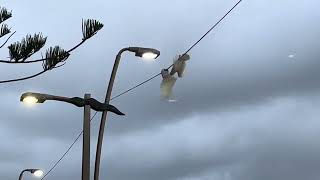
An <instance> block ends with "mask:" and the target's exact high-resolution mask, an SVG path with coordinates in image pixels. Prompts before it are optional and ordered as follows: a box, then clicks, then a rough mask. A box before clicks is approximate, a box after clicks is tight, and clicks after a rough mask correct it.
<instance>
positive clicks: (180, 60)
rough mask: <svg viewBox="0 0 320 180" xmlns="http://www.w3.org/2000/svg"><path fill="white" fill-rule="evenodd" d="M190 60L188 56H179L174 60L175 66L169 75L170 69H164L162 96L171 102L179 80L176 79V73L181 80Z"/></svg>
mask: <svg viewBox="0 0 320 180" xmlns="http://www.w3.org/2000/svg"><path fill="white" fill-rule="evenodd" d="M189 59H190V56H189V55H188V54H185V55H177V56H176V57H175V58H174V59H173V66H172V69H171V72H170V73H169V70H168V69H162V70H161V75H162V82H161V85H160V90H161V96H162V97H163V98H165V99H167V100H169V101H170V100H171V96H172V89H173V86H174V85H175V83H176V80H177V78H176V77H175V73H177V74H178V77H179V78H181V77H182V76H183V72H184V69H185V67H186V61H188V60H189Z"/></svg>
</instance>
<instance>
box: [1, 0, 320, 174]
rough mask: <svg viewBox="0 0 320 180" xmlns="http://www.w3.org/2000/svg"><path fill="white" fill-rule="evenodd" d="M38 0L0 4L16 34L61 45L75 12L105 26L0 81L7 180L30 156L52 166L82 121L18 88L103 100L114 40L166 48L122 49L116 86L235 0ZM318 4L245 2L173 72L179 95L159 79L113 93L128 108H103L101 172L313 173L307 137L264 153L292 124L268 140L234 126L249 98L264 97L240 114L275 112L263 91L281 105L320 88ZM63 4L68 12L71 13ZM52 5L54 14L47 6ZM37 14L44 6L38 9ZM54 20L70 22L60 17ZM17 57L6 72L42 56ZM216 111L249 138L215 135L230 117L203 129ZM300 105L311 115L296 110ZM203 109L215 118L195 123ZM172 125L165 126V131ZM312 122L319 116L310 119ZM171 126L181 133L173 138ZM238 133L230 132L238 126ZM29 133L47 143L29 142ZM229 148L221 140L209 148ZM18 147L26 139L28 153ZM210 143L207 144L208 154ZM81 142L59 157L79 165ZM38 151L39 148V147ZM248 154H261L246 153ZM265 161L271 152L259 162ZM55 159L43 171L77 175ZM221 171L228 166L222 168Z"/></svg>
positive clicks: (143, 73) (178, 46)
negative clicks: (51, 62) (31, 103)
mask: <svg viewBox="0 0 320 180" xmlns="http://www.w3.org/2000/svg"><path fill="white" fill-rule="evenodd" d="M58 2H59V1H58ZM61 2H62V1H61ZM39 3H40V1H36V0H34V1H22V2H18V1H10V2H9V1H4V5H3V6H6V7H8V8H9V9H13V10H14V11H13V12H14V18H13V19H12V20H11V21H10V22H8V23H10V24H11V25H12V26H13V27H14V29H15V30H17V31H18V34H17V35H16V36H15V37H14V39H13V40H14V41H15V40H19V39H21V38H22V37H23V36H24V35H25V34H26V33H33V32H38V31H42V32H43V33H44V34H45V35H48V36H49V39H48V44H49V45H56V44H60V45H62V47H65V48H68V47H72V45H74V44H75V43H77V42H78V41H79V40H80V39H81V31H80V30H81V29H80V23H81V18H87V17H88V18H96V19H99V20H101V21H102V22H103V23H104V24H105V27H104V29H103V30H102V31H101V32H99V33H98V34H97V36H96V37H94V38H92V39H90V40H89V41H88V42H87V43H86V44H85V45H84V46H83V47H81V48H80V49H79V50H77V51H75V53H74V54H73V55H72V56H71V58H70V59H69V60H68V63H67V64H66V65H65V66H64V67H63V68H61V69H57V70H54V71H52V72H49V73H47V74H45V75H44V76H41V77H39V78H36V79H33V80H29V81H25V82H19V83H14V84H6V85H1V86H0V89H1V95H0V97H1V99H2V101H1V102H0V106H1V107H2V109H1V111H0V112H1V115H2V118H1V126H2V127H3V129H5V132H4V133H2V134H1V139H2V140H3V141H4V142H6V143H4V146H6V148H1V150H2V151H3V154H8V155H7V156H6V157H4V158H3V159H1V160H3V161H2V162H3V163H2V164H3V165H1V166H5V164H10V166H9V167H8V168H5V169H8V170H7V171H3V172H1V177H3V178H5V177H6V179H10V178H11V177H12V176H10V173H16V172H18V169H21V168H23V167H27V166H28V165H35V166H42V167H48V166H49V165H51V164H52V163H53V161H54V160H56V159H57V157H58V156H59V155H60V154H62V153H63V150H64V149H65V147H67V146H68V144H69V143H70V142H71V141H72V140H73V138H74V137H75V136H76V135H77V133H78V132H79V130H80V129H81V118H82V111H81V109H78V108H75V107H71V106H70V105H68V104H61V103H55V102H51V103H45V104H41V105H39V106H37V107H34V108H31V109H30V108H26V107H24V106H23V105H21V103H20V102H19V96H20V95H21V93H23V92H25V91H37V92H46V93H51V94H57V95H65V96H71V97H72V96H83V94H84V93H85V92H90V93H92V96H93V97H96V98H98V99H100V100H102V99H103V96H104V94H105V90H106V84H107V80H108V77H109V75H110V71H111V68H112V63H113V60H114V57H115V55H116V53H117V51H118V50H119V49H120V48H122V47H125V46H134V45H137V46H150V47H155V48H158V49H160V50H161V57H160V58H159V61H157V62H155V63H144V62H142V61H140V60H136V59H137V58H136V57H134V56H133V55H131V54H129V53H126V54H124V55H123V58H122V62H121V65H120V68H119V72H118V76H117V79H116V85H115V89H114V95H116V94H118V93H120V92H122V91H123V90H126V89H127V88H129V87H131V86H133V85H135V84H136V83H138V82H140V81H141V80H144V79H145V78H146V77H148V76H149V75H153V74H154V73H158V72H159V71H160V70H161V68H163V67H166V66H168V65H169V64H170V63H171V62H172V58H173V57H174V56H175V55H176V54H177V53H183V52H184V50H186V49H187V48H189V46H190V45H191V44H192V43H193V42H195V41H196V40H197V39H198V38H199V37H200V36H201V35H202V34H203V33H204V32H205V31H206V30H207V29H208V28H209V26H210V25H212V24H213V23H214V22H216V21H217V20H218V18H219V17H220V16H221V15H223V13H225V11H226V10H227V9H228V8H230V7H231V6H232V5H233V4H234V1H223V2H222V1H221V2H220V1H219V2H218V1H209V0H208V1H206V0H204V1H197V2H196V1H195V2H188V3H186V2H185V1H178V0H177V1H158V2H151V1H150V2H146V1H138V2H128V1H124V0H122V1H116V2H113V3H111V4H112V6H110V3H107V2H102V1H95V2H92V3H91V4H90V5H88V4H85V3H84V4H82V3H83V2H82V3H79V4H76V5H75V4H73V5H72V4H71V3H70V4H68V3H65V2H64V3H63V4H65V6H60V4H59V3H57V2H47V3H48V4H42V5H41V8H39V7H38V5H37V6H35V5H34V4H39ZM40 4H41V3H40ZM316 4H318V2H317V1H315V0H314V1H311V0H310V1H308V3H305V2H300V1H289V0H285V1H281V2H279V1H262V0H260V1H244V2H243V3H242V4H241V5H240V6H239V8H237V9H236V11H234V12H233V13H232V14H231V15H230V16H229V17H228V18H227V19H226V20H225V21H224V22H223V23H222V24H221V25H220V26H218V28H217V29H216V30H215V31H214V32H212V33H211V34H210V35H209V36H208V37H207V38H206V39H204V41H202V42H201V43H200V44H199V46H197V47H196V48H194V49H193V50H192V51H191V53H190V54H191V61H189V62H188V65H187V72H186V74H185V77H184V78H183V79H178V81H177V84H176V86H175V87H174V94H175V98H176V99H177V100H178V102H177V103H173V104H169V103H166V102H163V101H161V100H160V95H159V94H160V93H159V86H160V79H157V80H154V81H152V82H150V83H149V84H147V85H145V86H143V87H140V88H139V89H137V90H135V91H133V92H130V93H128V94H126V95H124V96H123V97H120V98H119V99H117V100H115V101H113V102H112V103H113V104H114V105H116V106H117V107H119V109H121V110H122V111H124V112H125V113H126V114H127V116H126V117H117V116H114V115H112V116H111V117H110V119H109V122H108V127H107V133H108V136H107V138H108V140H107V141H111V142H107V141H106V143H110V144H108V147H111V148H110V149H109V148H106V145H105V148H106V149H105V154H106V157H105V158H106V160H105V163H106V164H104V165H103V168H104V169H106V170H107V171H106V172H102V173H103V176H102V177H113V178H114V179H128V178H130V179H188V178H190V179H205V178H207V179H212V178H214V177H222V178H225V179H228V178H229V179H235V178H236V177H239V178H238V179H250V178H251V179H255V178H260V179H262V176H266V177H268V176H267V175H269V176H270V177H271V175H272V174H275V175H274V176H273V177H274V178H275V179H294V178H293V177H296V178H297V177H301V176H303V175H304V176H307V177H308V174H309V177H310V178H311V179H312V177H313V176H314V174H315V175H316V174H317V173H316V172H314V168H304V167H308V166H309V165H310V166H313V165H316V164H317V162H318V161H317V156H316V155H315V154H313V153H308V152H309V151H308V149H309V148H313V147H312V144H314V143H315V142H313V141H312V142H308V143H307V144H305V148H300V149H296V151H292V154H291V155H288V156H285V157H282V156H283V154H281V153H280V154H278V155H279V156H280V157H279V156H275V157H274V158H271V157H270V158H267V159H265V156H267V157H269V156H272V155H273V154H274V153H272V154H271V152H273V151H280V150H281V151H283V152H284V150H288V151H289V149H290V148H295V144H294V142H292V141H290V139H291V138H297V137H299V136H298V135H295V133H292V134H290V135H292V137H291V136H290V137H289V136H288V137H287V136H286V138H284V140H283V141H286V140H288V141H289V142H287V143H284V144H283V145H282V144H281V143H279V142H278V141H277V135H279V136H281V135H282V134H281V131H280V130H286V129H287V128H288V127H281V128H279V129H280V130H279V132H277V133H278V134H273V133H272V134H271V135H272V136H270V137H268V138H267V139H263V140H261V139H260V136H259V135H256V134H253V135H252V134H250V136H254V137H256V138H251V137H250V136H249V135H247V134H246V133H245V132H246V131H250V128H249V130H248V129H246V128H241V125H239V124H237V123H236V122H235V121H234V120H233V118H237V117H238V116H245V115H246V114H247V112H246V111H247V109H250V108H253V107H261V108H262V109H266V111H265V112H263V111H258V110H257V113H253V114H254V115H251V116H249V115H248V116H247V117H246V118H247V119H250V122H254V121H255V120H256V119H255V118H252V117H264V119H265V121H271V120H273V119H272V118H269V117H268V116H269V115H268V113H267V112H269V109H268V108H269V107H270V106H272V105H273V104H270V102H273V101H274V100H277V99H280V102H278V103H279V104H280V105H279V109H280V110H279V111H280V112H282V111H283V109H285V108H286V107H287V105H288V104H289V103H287V102H286V101H282V100H283V99H282V98H283V97H287V98H296V97H303V98H305V96H312V97H313V96H315V97H317V96H318V90H319V77H320V74H319V71H318V69H319V67H320V64H319V60H318V59H319V53H318V49H319V47H320V43H319V42H317V41H316V40H315V39H317V38H318V37H319V35H318V32H319V30H320V26H319V24H317V23H314V20H315V19H317V18H319V16H320V14H319V13H318V11H317V9H316V7H317V5H316ZM1 5H2V4H1ZM70 7H72V9H73V10H72V12H73V13H70ZM150 7H157V8H150ZM31 9H37V10H31ZM57 11H59V14H56V13H54V12H57ZM41 13H42V14H43V16H39V15H38V14H41ZM25 19H34V21H33V22H29V21H25ZM61 19H65V20H66V21H62V20H61ZM128 19H130V20H128ZM59 26H64V27H65V28H57V27H59ZM290 54H295V57H294V58H288V56H289V55H290ZM1 55H3V56H2V57H6V55H7V54H6V50H5V49H4V50H2V51H1ZM24 67H25V66H11V65H10V66H8V65H1V66H0V73H1V78H2V79H6V78H11V77H16V76H22V75H23V73H24V74H32V73H34V72H37V71H38V70H41V65H40V64H39V65H29V66H28V69H26V68H24ZM306 99H308V100H309V101H310V100H311V99H310V98H306ZM291 103H292V102H291ZM306 106H308V105H306V104H302V105H301V106H300V107H301V108H304V107H306ZM297 111H298V110H297ZM221 113H222V114H224V113H226V114H227V115H224V116H230V118H226V119H228V120H226V123H230V126H232V127H234V128H236V127H237V128H236V129H239V130H238V131H237V133H239V134H240V136H241V135H243V134H245V139H246V138H248V139H249V140H248V143H249V144H244V145H241V146H240V147H241V148H243V149H241V148H240V150H239V147H238V146H237V143H236V145H235V146H232V145H229V144H227V145H225V144H223V143H215V142H216V141H219V142H220V141H221V142H223V141H226V142H229V141H232V140H230V139H232V138H231V137H232V136H233V135H234V132H233V131H232V130H234V128H231V130H230V129H229V128H227V127H226V126H228V125H225V126H222V127H221V126H218V127H220V128H221V131H219V130H218V129H214V130H211V128H206V126H205V125H207V126H209V127H212V126H216V125H217V124H215V123H218V122H220V121H221V119H220V118H219V114H221ZM290 113H291V111H290V112H286V111H284V112H283V113H281V115H283V117H281V118H280V117H278V118H276V119H281V120H283V123H284V124H290V119H292V118H293V117H291V115H290ZM213 114H215V115H213ZM217 114H218V115H217ZM273 114H276V113H275V112H273ZM301 115H306V114H305V113H303V112H301ZM314 115H315V116H316V115H317V114H316V113H315V114H314ZM198 116H199V117H198ZM216 116H218V117H216ZM197 117H198V119H197ZM204 117H207V118H204ZM97 119H99V118H97ZM203 119H208V120H212V121H213V122H212V123H213V124H212V125H211V124H210V125H209V124H205V125H203V126H202V125H197V123H196V122H203ZM300 119H302V117H301V118H300ZM306 119H308V118H306ZM98 122H99V120H95V121H94V122H93V133H94V134H93V135H94V137H95V136H96V131H97V127H98ZM190 122H191V123H194V124H195V127H197V128H194V127H193V126H186V127H185V126H184V123H187V124H188V123H190ZM259 122H260V121H259ZM272 122H273V123H272ZM167 126H169V127H170V128H171V129H170V128H169V129H170V130H169V131H166V130H163V128H165V127H167ZM238 126H240V127H238ZM247 126H248V125H247ZM259 126H260V124H258V123H253V124H252V125H251V127H253V128H255V127H259ZM277 126H279V124H277V123H274V121H271V123H270V124H266V128H271V129H273V128H274V127H277ZM316 127H317V126H316V124H315V126H314V128H316ZM202 128H206V131H205V132H203V136H201V137H202V138H204V139H205V140H203V139H201V140H199V139H197V140H193V139H192V137H191V135H193V134H197V133H199V132H200V131H201V129H202ZM289 128H293V127H289ZM294 129H295V130H296V129H297V128H296V127H294ZM302 129H303V130H302V132H301V134H308V133H309V131H308V128H307V127H305V128H302ZM211 131H212V132H211ZM9 132H10V133H9ZM153 133H156V134H157V135H153ZM180 133H181V135H179V134H180ZM265 133H266V134H267V132H265ZM268 133H269V132H268ZM158 136H159V137H158ZM174 136H179V137H178V138H176V139H175V138H173V139H172V140H171V141H168V140H170V139H171V138H172V137H174ZM225 136H226V137H225ZM8 137H10V138H8ZM205 137H209V138H205ZM211 138H214V140H212V139H211ZM215 138H216V139H215ZM218 138H219V139H218ZM233 138H234V139H236V140H235V141H236V142H237V139H238V138H237V137H236V135H234V137H233ZM27 139H34V141H33V143H30V144H28V143H22V142H24V141H26V140H27ZM116 141H120V143H117V142H116ZM198 141H200V142H203V143H204V144H203V145H199V144H198V143H196V142H198ZM36 142H39V143H41V144H42V145H41V146H36V144H37V143H36ZM141 142H143V143H141ZM256 142H263V143H265V144H267V145H265V144H263V145H261V148H262V149H259V148H256V144H255V143H256ZM140 143H141V144H140ZM185 143H191V144H190V147H185V146H184V144H185ZM298 143H303V140H301V139H300V140H298ZM230 144H232V143H231V142H230ZM252 144H253V145H252ZM52 147H56V148H52ZM123 147H127V148H123ZM224 147H227V149H228V150H215V148H222V149H223V148H224ZM17 149H23V153H22V152H20V151H18V150H17ZM52 149H55V150H52ZM263 149H266V150H269V151H264V150H263ZM210 150H211V151H213V153H211V154H210V153H206V152H207V151H208V152H209V151H210ZM76 153H77V155H73V156H72V158H73V163H72V162H68V161H66V163H65V164H63V166H64V167H70V168H71V167H74V166H76V165H79V162H80V159H79V157H80V156H79V153H80V152H79V149H78V151H76ZM299 153H302V154H304V153H308V155H310V156H309V157H306V158H305V161H304V162H303V163H301V164H300V165H292V166H289V165H290V164H294V163H292V162H294V161H298V160H299V161H300V160H301V157H297V156H298V155H299ZM36 154H39V157H38V158H37V156H36ZM190 154H191V155H190ZM249 154H250V155H251V156H253V157H256V158H254V159H251V158H250V157H248V155H249ZM28 155H29V156H28ZM119 157H126V158H125V159H126V160H127V161H119V160H118V158H119ZM70 158H71V157H70ZM241 158H242V159H241ZM299 158H300V159H299ZM20 159H21V160H20ZM22 159H23V160H22ZM109 162H110V163H109ZM264 162H266V163H265V164H264V165H262V164H263V163H264ZM273 162H275V163H276V164H279V166H281V167H277V166H274V167H270V168H267V167H265V166H272V163H273ZM111 164H112V166H111ZM286 165H288V169H289V170H292V171H294V172H293V173H292V177H289V178H288V176H289V175H288V173H286V172H285V169H283V168H284V167H285V166H286ZM110 166H111V167H110ZM260 166H261V168H260ZM275 167H277V168H276V169H275ZM228 168H231V169H232V170H229V169H228ZM234 168H235V169H234ZM12 169H14V170H12ZM221 169H223V170H221ZM296 169H301V171H298V170H296ZM58 170H59V171H58V172H59V173H58V172H57V174H55V175H54V176H52V177H50V178H52V179H54V178H58V179H70V178H77V177H79V175H80V174H79V169H76V168H71V169H70V170H67V169H64V168H59V169H58ZM218 170H221V171H223V173H222V172H217V171H218ZM228 170H229V171H230V173H228ZM277 170H278V171H283V172H277ZM109 171H110V172H109ZM224 171H225V173H224ZM233 171H235V172H233ZM2 174H3V175H2ZM7 177H8V178H7ZM210 177H212V178H210ZM48 179H49V178H48Z"/></svg>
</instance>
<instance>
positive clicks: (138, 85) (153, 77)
mask: <svg viewBox="0 0 320 180" xmlns="http://www.w3.org/2000/svg"><path fill="white" fill-rule="evenodd" d="M241 1H242V0H239V1H238V2H237V3H236V4H235V5H234V6H233V7H232V8H231V9H230V10H229V11H228V12H227V13H226V14H225V15H224V16H223V17H222V18H221V19H220V20H219V21H218V22H217V23H216V24H214V25H213V26H212V27H211V28H210V29H209V30H208V31H207V32H206V33H205V34H204V35H203V36H202V37H201V38H200V39H199V40H198V41H197V42H195V43H194V44H193V45H192V46H191V47H190V48H189V49H188V50H187V51H186V52H185V53H183V54H182V56H181V57H183V56H184V55H186V54H187V53H188V52H190V51H191V50H192V49H193V48H194V47H195V46H196V45H197V44H199V42H200V41H201V40H202V39H204V38H205V37H206V36H207V35H208V34H209V33H210V32H211V31H212V30H213V29H214V28H215V27H216V26H217V25H219V24H220V22H221V21H222V20H223V19H224V18H225V17H227V15H228V14H230V12H231V11H232V10H233V9H234V8H236V7H237V6H238V5H239V4H240V3H241ZM172 66H173V64H171V65H170V66H169V67H168V68H167V69H169V68H171V67H172ZM159 75H161V73H158V74H156V75H154V76H152V77H150V78H149V79H147V80H145V81H143V82H141V83H139V84H137V85H135V86H133V87H132V88H130V89H128V90H126V91H124V92H122V93H120V94H118V95H116V96H114V97H113V98H111V99H110V100H114V99H116V98H118V97H120V96H122V95H124V94H127V93H128V92H130V91H132V90H134V89H136V88H138V87H140V86H142V85H143V84H145V83H148V82H149V81H151V80H153V79H155V78H156V77H158V76H159ZM97 113H98V112H95V114H94V115H93V116H92V118H91V119H90V122H91V121H92V120H93V119H94V117H95V116H96V115H97ZM82 134H83V130H82V131H81V132H80V133H79V135H78V136H77V138H76V139H75V140H74V141H73V143H72V144H71V145H70V146H69V148H68V149H67V151H66V152H65V153H64V154H63V155H62V156H61V158H60V159H59V160H58V161H57V162H56V163H55V164H54V165H53V166H52V167H51V168H50V170H49V171H48V172H47V173H46V174H45V175H44V176H43V177H42V178H41V180H43V179H44V178H45V177H46V176H47V175H49V174H50V172H52V170H53V169H54V168H55V167H56V166H57V165H58V164H59V163H60V162H61V161H62V159H63V158H64V157H65V156H66V155H67V154H68V152H69V151H70V150H71V148H72V147H73V145H74V144H75V143H76V142H77V141H78V140H79V139H80V137H81V135H82Z"/></svg>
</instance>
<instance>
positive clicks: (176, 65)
mask: <svg viewBox="0 0 320 180" xmlns="http://www.w3.org/2000/svg"><path fill="white" fill-rule="evenodd" d="M189 59H190V56H189V55H188V54H183V55H179V56H176V57H175V58H174V59H173V66H172V69H171V72H170V75H171V76H173V75H174V74H175V73H178V77H180V78H181V77H182V76H183V72H184V69H185V68H186V61H188V60H189Z"/></svg>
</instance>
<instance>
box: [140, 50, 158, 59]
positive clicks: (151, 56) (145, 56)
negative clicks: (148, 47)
mask: <svg viewBox="0 0 320 180" xmlns="http://www.w3.org/2000/svg"><path fill="white" fill-rule="evenodd" d="M157 57H158V55H157V54H155V53H153V52H145V53H143V54H142V58H143V59H147V60H153V59H156V58H157Z"/></svg>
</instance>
